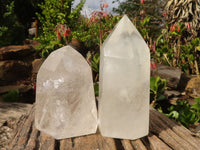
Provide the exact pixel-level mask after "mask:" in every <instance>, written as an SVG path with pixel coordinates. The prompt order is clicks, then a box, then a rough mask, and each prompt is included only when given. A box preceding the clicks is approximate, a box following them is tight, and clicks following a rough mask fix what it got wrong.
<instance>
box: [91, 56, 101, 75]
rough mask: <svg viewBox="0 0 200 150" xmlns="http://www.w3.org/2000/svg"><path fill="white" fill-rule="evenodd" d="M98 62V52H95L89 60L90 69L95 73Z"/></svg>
mask: <svg viewBox="0 0 200 150" xmlns="http://www.w3.org/2000/svg"><path fill="white" fill-rule="evenodd" d="M99 62H100V54H99V53H96V54H95V55H94V56H93V58H92V60H91V66H92V70H93V71H95V72H96V73H99Z"/></svg>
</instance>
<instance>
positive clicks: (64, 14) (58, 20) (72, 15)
mask: <svg viewBox="0 0 200 150" xmlns="http://www.w3.org/2000/svg"><path fill="white" fill-rule="evenodd" d="M73 1H74V0H58V1H57V0H44V2H43V3H41V4H39V7H40V8H41V9H42V14H40V13H37V16H38V19H39V21H40V23H41V24H42V28H41V31H40V36H39V37H38V38H37V40H39V41H40V43H41V44H40V46H39V47H38V48H37V49H41V50H42V53H41V56H42V57H47V56H48V55H49V54H50V53H51V52H52V51H54V50H55V49H57V48H60V47H62V46H64V44H63V43H62V41H61V40H59V39H58V38H57V31H56V27H57V26H58V25H60V24H61V25H67V27H69V28H70V29H72V30H76V29H75V27H74V24H76V21H77V20H78V18H79V17H80V11H81V9H82V7H83V5H84V3H85V0H81V1H80V3H79V4H78V5H77V6H76V7H75V8H74V9H71V6H72V4H73Z"/></svg>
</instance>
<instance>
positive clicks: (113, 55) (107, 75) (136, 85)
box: [99, 15, 150, 140]
mask: <svg viewBox="0 0 200 150" xmlns="http://www.w3.org/2000/svg"><path fill="white" fill-rule="evenodd" d="M99 84H100V85H99V88H100V91H99V94H100V97H99V120H100V125H99V128H100V132H101V134H102V135H103V136H106V137H113V138H121V139H132V140H133V139H137V138H140V137H143V136H145V135H147V134H148V130H149V86H150V53H149V48H148V46H147V44H146V43H145V41H144V40H143V38H142V37H141V35H140V34H139V32H138V31H137V29H136V28H135V26H134V25H133V24H132V22H131V21H130V20H129V19H128V17H127V16H126V15H125V16H124V17H123V18H122V19H121V20H120V21H119V23H118V24H117V25H116V26H115V28H114V30H113V31H112V33H111V34H110V35H109V36H108V38H107V39H106V41H105V42H104V44H103V46H102V48H101V58H100V83H99Z"/></svg>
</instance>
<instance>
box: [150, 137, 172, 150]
mask: <svg viewBox="0 0 200 150" xmlns="http://www.w3.org/2000/svg"><path fill="white" fill-rule="evenodd" d="M147 138H148V140H149V144H150V148H151V149H152V150H172V149H171V148H170V147H169V146H168V145H167V144H165V143H163V142H162V141H161V140H160V139H159V138H158V137H157V136H155V135H153V134H149V136H148V137H147Z"/></svg>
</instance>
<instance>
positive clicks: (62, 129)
mask: <svg viewBox="0 0 200 150" xmlns="http://www.w3.org/2000/svg"><path fill="white" fill-rule="evenodd" d="M35 113H36V114H35V125H36V128H37V129H39V130H40V131H43V132H45V133H47V134H49V135H51V136H53V137H54V138H55V139H63V138H70V137H76V136H81V135H87V134H92V133H95V132H96V129H97V109H96V104H95V97H94V89H93V81H92V72H91V68H90V66H89V65H88V63H87V62H86V60H85V59H84V58H83V57H82V56H81V54H79V53H78V52H77V51H76V50H74V49H73V48H72V47H70V46H65V47H62V48H60V49H58V50H56V51H54V52H52V53H51V54H50V56H49V57H48V58H47V59H46V60H45V62H44V63H43V64H42V66H41V68H40V70H39V72H38V75H37V85H36V112H35Z"/></svg>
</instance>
